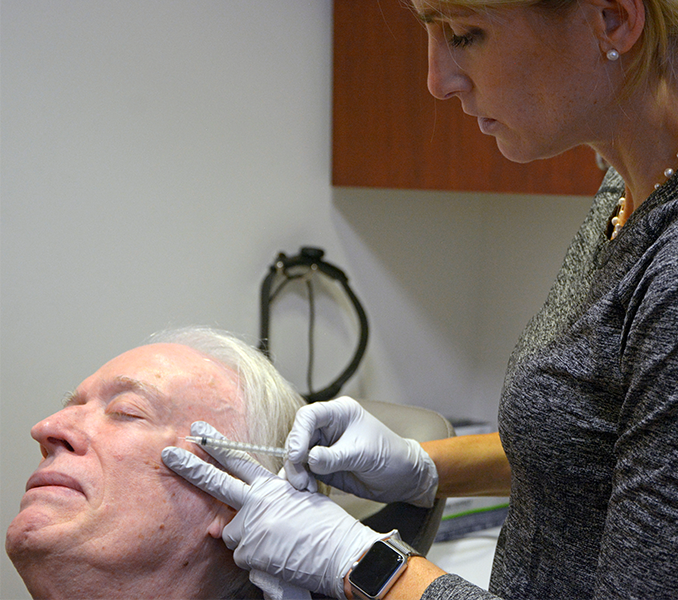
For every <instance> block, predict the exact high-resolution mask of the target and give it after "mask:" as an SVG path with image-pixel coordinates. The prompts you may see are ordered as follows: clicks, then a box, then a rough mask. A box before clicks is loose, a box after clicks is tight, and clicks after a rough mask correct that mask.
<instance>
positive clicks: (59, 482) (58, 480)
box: [26, 471, 85, 495]
mask: <svg viewBox="0 0 678 600" xmlns="http://www.w3.org/2000/svg"><path fill="white" fill-rule="evenodd" d="M41 487H61V488H68V489H71V490H75V491H76V492H80V493H81V494H83V495H84V494H85V491H84V490H83V489H82V486H81V485H80V483H79V482H78V481H77V480H76V479H74V478H73V477H71V476H70V475H66V474H64V473H59V472H58V471H36V472H35V473H33V475H31V476H30V477H29V478H28V482H27V483H26V491H29V490H32V489H35V488H41Z"/></svg>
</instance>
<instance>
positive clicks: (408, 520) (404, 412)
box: [330, 400, 454, 555]
mask: <svg viewBox="0 0 678 600" xmlns="http://www.w3.org/2000/svg"><path fill="white" fill-rule="evenodd" d="M358 402H360V404H361V405H362V406H363V408H364V409H365V410H366V411H367V412H369V413H371V414H372V415H374V416H375V417H377V419H379V420H380V421H381V422H382V423H384V424H385V425H386V426H387V427H389V428H390V429H392V430H393V431H395V432H396V433H397V434H398V435H400V436H402V437H405V438H412V439H414V440H417V441H418V442H427V441H429V440H437V439H443V438H448V437H451V436H453V435H454V429H453V427H452V425H451V424H450V422H449V421H448V420H447V419H445V417H443V416H442V415H440V414H438V413H437V412H434V411H432V410H428V409H425V408H420V407H416V406H406V405H402V404H392V403H390V402H377V401H371V400H358ZM330 498H332V499H333V500H334V501H335V502H336V503H337V504H339V505H341V506H342V507H343V508H344V509H345V510H346V511H347V512H349V513H350V514H351V515H353V516H354V517H355V518H356V519H359V520H360V521H361V522H362V523H364V524H365V525H367V526H369V527H371V528H372V529H374V530H375V531H378V532H379V533H388V532H389V531H391V530H392V529H397V530H398V531H399V532H400V535H401V537H402V539H403V540H404V541H405V542H407V543H408V544H409V545H410V546H412V547H413V548H415V549H416V550H418V551H419V552H421V553H422V554H423V555H426V553H427V552H428V551H429V549H430V548H431V544H433V540H434V539H435V536H436V533H437V532H438V527H439V526H440V522H441V520H442V516H443V509H444V508H445V499H444V498H443V499H440V498H439V499H438V500H436V501H435V503H434V505H433V506H432V507H431V508H420V507H417V506H412V505H410V504H405V503H403V502H394V503H392V504H381V503H379V502H373V501H371V500H364V499H362V498H357V497H355V496H353V495H351V494H346V493H344V492H341V491H339V490H336V489H334V488H332V489H331V491H330Z"/></svg>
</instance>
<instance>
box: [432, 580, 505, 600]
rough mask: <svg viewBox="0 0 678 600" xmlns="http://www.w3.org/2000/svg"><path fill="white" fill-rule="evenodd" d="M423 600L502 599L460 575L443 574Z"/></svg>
mask: <svg viewBox="0 0 678 600" xmlns="http://www.w3.org/2000/svg"><path fill="white" fill-rule="evenodd" d="M421 598H422V600H500V599H499V597H498V596H495V595H494V594H491V593H490V592H488V591H486V590H484V589H482V588H480V587H478V586H477V585H473V584H472V583H469V582H468V581H466V580H465V579H462V578H461V577H459V575H443V576H441V577H438V579H435V580H434V581H432V582H431V585H429V586H428V588H426V591H425V592H424V595H423V596H422V597H421Z"/></svg>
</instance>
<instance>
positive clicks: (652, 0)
mask: <svg viewBox="0 0 678 600" xmlns="http://www.w3.org/2000/svg"><path fill="white" fill-rule="evenodd" d="M577 2H578V0H442V3H444V4H452V5H454V6H461V7H465V8H471V9H483V8H500V7H508V6H518V5H523V6H534V7H535V8H540V9H542V10H543V11H544V12H545V13H547V12H548V13H561V14H563V13H567V12H568V11H569V10H570V9H573V8H574V7H575V6H576V5H577ZM643 4H644V6H645V25H644V27H643V32H642V34H641V38H640V40H639V43H640V49H639V52H638V53H637V54H636V56H635V57H634V59H633V61H632V62H630V63H629V64H628V65H627V73H629V76H628V80H627V82H626V90H627V91H631V90H634V89H637V88H638V87H639V86H640V85H642V84H643V83H645V82H647V81H648V79H649V80H654V81H669V80H673V83H675V81H676V79H678V69H677V65H676V53H677V51H678V0H643Z"/></svg>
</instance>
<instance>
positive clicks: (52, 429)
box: [31, 406, 87, 458]
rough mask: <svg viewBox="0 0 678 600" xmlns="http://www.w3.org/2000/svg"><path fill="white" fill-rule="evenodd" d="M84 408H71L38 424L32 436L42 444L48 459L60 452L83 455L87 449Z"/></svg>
mask: <svg viewBox="0 0 678 600" xmlns="http://www.w3.org/2000/svg"><path fill="white" fill-rule="evenodd" d="M82 408H83V407H82V406H69V407H67V408H64V409H63V410H60V411H59V412H57V413H54V414H53V415H51V416H50V417H47V418H46V419H43V420H42V421H40V422H39V423H36V424H35V425H34V426H33V428H32V429H31V436H32V437H33V439H34V440H36V441H37V442H38V443H39V444H40V451H41V452H42V455H43V456H44V457H45V458H47V457H48V456H50V455H54V454H57V453H58V452H60V451H65V452H73V453H75V454H83V453H84V452H85V450H86V449H87V436H86V434H85V432H84V430H83V428H82V425H83V420H84V417H85V415H84V414H81V413H82V412H83V410H82Z"/></svg>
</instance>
